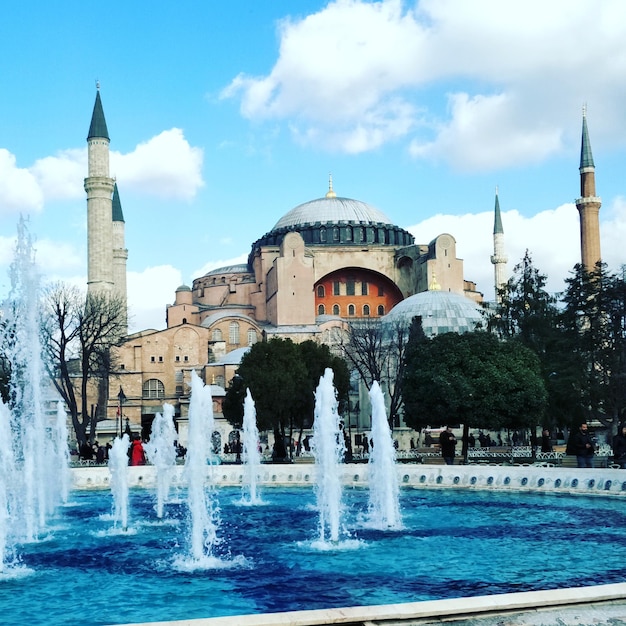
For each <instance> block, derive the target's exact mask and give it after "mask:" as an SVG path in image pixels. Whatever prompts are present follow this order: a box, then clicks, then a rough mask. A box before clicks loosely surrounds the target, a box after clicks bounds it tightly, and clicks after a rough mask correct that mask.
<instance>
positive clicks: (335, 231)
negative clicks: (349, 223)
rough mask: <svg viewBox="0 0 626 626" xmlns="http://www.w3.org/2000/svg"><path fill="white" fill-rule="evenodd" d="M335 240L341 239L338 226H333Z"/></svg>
mask: <svg viewBox="0 0 626 626" xmlns="http://www.w3.org/2000/svg"><path fill="white" fill-rule="evenodd" d="M333 241H339V229H338V228H337V227H336V226H335V228H333Z"/></svg>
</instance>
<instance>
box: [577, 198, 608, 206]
mask: <svg viewBox="0 0 626 626" xmlns="http://www.w3.org/2000/svg"><path fill="white" fill-rule="evenodd" d="M575 202H576V206H578V205H580V204H602V198H600V197H599V196H587V197H586V198H577V199H576V200H575Z"/></svg>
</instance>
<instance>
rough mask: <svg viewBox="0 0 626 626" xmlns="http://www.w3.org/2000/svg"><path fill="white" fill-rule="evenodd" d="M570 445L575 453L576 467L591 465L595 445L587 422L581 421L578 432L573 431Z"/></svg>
mask: <svg viewBox="0 0 626 626" xmlns="http://www.w3.org/2000/svg"><path fill="white" fill-rule="evenodd" d="M572 446H573V448H574V454H575V455H576V462H577V464H578V467H593V454H594V451H595V446H594V443H593V439H592V438H591V434H590V433H589V427H588V426H587V422H583V423H582V424H581V425H580V426H579V428H578V432H577V433H574V436H573V438H572Z"/></svg>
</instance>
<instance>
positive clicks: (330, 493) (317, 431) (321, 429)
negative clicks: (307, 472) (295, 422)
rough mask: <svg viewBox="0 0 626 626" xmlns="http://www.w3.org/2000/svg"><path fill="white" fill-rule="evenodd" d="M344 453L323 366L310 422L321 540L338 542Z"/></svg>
mask: <svg viewBox="0 0 626 626" xmlns="http://www.w3.org/2000/svg"><path fill="white" fill-rule="evenodd" d="M344 452H345V443H344V439H343V433H342V431H341V429H340V427H339V413H338V412H337V398H336V393H335V387H334V385H333V370H332V369H330V368H326V370H325V372H324V375H323V376H322V377H321V378H320V382H319V385H318V387H317V390H316V392H315V421H314V423H313V453H314V456H315V465H316V466H317V467H316V469H317V471H316V475H317V484H316V497H317V508H318V511H319V532H320V540H321V541H322V542H325V541H332V542H334V543H336V542H338V541H339V529H340V524H341V514H342V504H341V476H340V471H339V470H340V463H341V461H342V459H343V455H344Z"/></svg>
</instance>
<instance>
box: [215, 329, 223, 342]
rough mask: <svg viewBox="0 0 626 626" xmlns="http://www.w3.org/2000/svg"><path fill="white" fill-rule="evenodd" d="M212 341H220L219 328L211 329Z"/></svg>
mask: <svg viewBox="0 0 626 626" xmlns="http://www.w3.org/2000/svg"><path fill="white" fill-rule="evenodd" d="M213 341H222V331H221V330H220V329H219V328H215V329H213Z"/></svg>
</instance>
